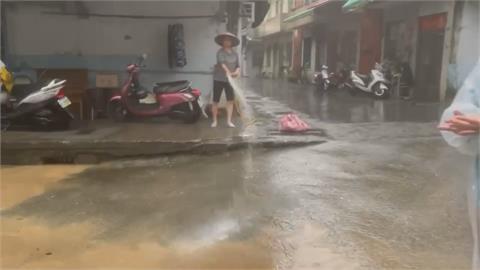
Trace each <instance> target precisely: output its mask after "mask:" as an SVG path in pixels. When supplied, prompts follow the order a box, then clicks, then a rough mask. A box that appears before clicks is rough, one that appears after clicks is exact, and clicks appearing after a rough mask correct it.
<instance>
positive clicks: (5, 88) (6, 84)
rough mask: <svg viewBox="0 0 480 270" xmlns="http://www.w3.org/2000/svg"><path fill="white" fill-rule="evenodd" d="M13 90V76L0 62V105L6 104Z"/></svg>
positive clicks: (0, 61)
mask: <svg viewBox="0 0 480 270" xmlns="http://www.w3.org/2000/svg"><path fill="white" fill-rule="evenodd" d="M12 88H13V76H12V73H10V72H9V71H8V69H7V67H6V66H5V64H4V63H3V62H2V60H0V89H1V91H0V103H2V104H3V103H5V102H7V99H8V95H9V94H10V93H11V92H12Z"/></svg>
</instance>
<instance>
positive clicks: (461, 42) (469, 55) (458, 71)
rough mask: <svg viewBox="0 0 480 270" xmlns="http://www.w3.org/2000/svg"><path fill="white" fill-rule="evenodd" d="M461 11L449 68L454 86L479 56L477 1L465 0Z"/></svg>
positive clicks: (478, 12)
mask: <svg viewBox="0 0 480 270" xmlns="http://www.w3.org/2000/svg"><path fill="white" fill-rule="evenodd" d="M461 12H462V15H461V16H462V17H461V21H460V22H459V25H457V27H456V29H455V30H456V34H455V37H456V40H455V45H456V47H455V48H454V50H455V53H456V56H455V59H452V60H453V61H455V62H454V65H453V66H452V67H451V70H450V79H451V86H453V87H454V88H459V87H461V84H462V83H463V81H464V80H465V78H466V77H467V76H468V74H469V73H470V71H471V70H472V69H473V67H474V66H475V64H476V62H477V60H478V57H479V56H480V34H479V32H480V18H479V17H480V8H479V3H478V2H475V1H466V2H465V5H464V7H463V10H462V11H461Z"/></svg>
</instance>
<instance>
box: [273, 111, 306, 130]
mask: <svg viewBox="0 0 480 270" xmlns="http://www.w3.org/2000/svg"><path fill="white" fill-rule="evenodd" d="M279 129H280V131H283V132H305V131H307V130H309V129H310V126H309V125H308V124H307V123H305V122H304V121H303V120H301V119H300V118H299V117H298V116H297V115H296V114H293V113H289V114H287V115H284V116H282V118H280V122H279Z"/></svg>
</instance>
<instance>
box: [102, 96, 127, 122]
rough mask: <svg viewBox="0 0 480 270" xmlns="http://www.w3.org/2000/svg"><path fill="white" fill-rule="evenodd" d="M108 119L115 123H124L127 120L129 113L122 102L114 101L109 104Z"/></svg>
mask: <svg viewBox="0 0 480 270" xmlns="http://www.w3.org/2000/svg"><path fill="white" fill-rule="evenodd" d="M107 110H108V117H109V118H110V119H112V120H114V121H115V122H122V121H124V120H125V117H126V116H127V113H126V111H125V108H123V104H122V102H121V101H120V100H113V101H110V102H109V103H108V108H107Z"/></svg>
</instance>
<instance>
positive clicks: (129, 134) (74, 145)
mask: <svg viewBox="0 0 480 270" xmlns="http://www.w3.org/2000/svg"><path fill="white" fill-rule="evenodd" d="M249 102H251V101H249ZM257 108H258V107H257ZM253 111H254V116H253V117H251V119H252V120H251V121H248V122H247V123H243V124H242V121H241V119H238V118H237V119H236V121H235V123H236V125H237V128H227V127H226V125H222V124H223V122H222V120H223V119H220V123H219V127H218V128H215V129H213V128H210V122H209V120H207V119H203V118H202V119H201V120H200V121H199V122H198V123H196V124H193V125H188V124H183V123H181V122H177V121H172V120H170V119H166V118H160V119H149V120H148V121H135V120H132V121H131V122H126V123H114V122H112V121H109V120H97V121H85V122H81V123H78V124H77V125H76V126H77V127H76V128H75V127H74V128H73V129H72V130H69V131H64V132H27V131H6V132H2V137H1V146H2V148H1V157H2V160H1V163H2V164H42V163H97V162H101V161H106V160H112V159H120V158H131V157H149V156H152V157H153V156H158V155H166V154H177V153H185V152H189V153H215V152H222V151H228V150H231V149H238V148H244V147H249V146H250V147H251V146H253V147H284V146H285V147H286V146H298V145H310V144H317V143H322V142H324V141H325V136H324V133H323V132H322V131H319V130H317V131H315V130H314V131H312V132H309V133H307V134H301V135H290V134H281V133H279V132H278V131H277V117H275V115H270V114H268V113H265V112H262V111H259V110H257V109H255V108H253Z"/></svg>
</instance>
